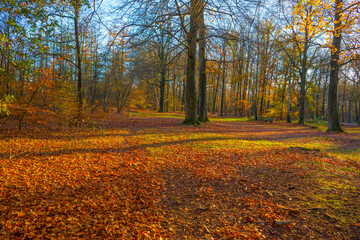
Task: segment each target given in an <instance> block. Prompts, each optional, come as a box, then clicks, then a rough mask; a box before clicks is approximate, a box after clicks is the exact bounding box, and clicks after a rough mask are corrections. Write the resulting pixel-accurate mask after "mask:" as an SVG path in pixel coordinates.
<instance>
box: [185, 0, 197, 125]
mask: <svg viewBox="0 0 360 240" xmlns="http://www.w3.org/2000/svg"><path fill="white" fill-rule="evenodd" d="M197 9H198V4H197V1H196V0H191V6H190V31H189V35H188V56H187V57H188V59H187V68H186V86H185V89H186V91H185V95H186V97H185V98H186V107H185V120H184V122H183V124H189V125H198V124H199V122H198V120H197V117H196V89H195V88H196V84H195V65H196V42H197V26H198V24H197V18H198V11H197Z"/></svg>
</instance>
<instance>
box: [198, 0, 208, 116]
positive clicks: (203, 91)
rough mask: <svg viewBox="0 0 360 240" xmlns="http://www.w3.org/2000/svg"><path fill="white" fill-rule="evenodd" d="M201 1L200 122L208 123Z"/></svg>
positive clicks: (204, 41) (203, 24) (204, 43)
mask: <svg viewBox="0 0 360 240" xmlns="http://www.w3.org/2000/svg"><path fill="white" fill-rule="evenodd" d="M203 4H204V3H203V1H201V12H200V16H199V38H200V39H199V117H198V120H199V122H208V121H209V118H208V116H207V103H206V53H205V48H206V40H205V22H204V6H203Z"/></svg>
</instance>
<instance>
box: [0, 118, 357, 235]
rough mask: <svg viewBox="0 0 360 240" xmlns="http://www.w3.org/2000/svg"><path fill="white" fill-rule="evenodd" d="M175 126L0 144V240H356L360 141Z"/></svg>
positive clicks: (243, 126) (116, 127) (147, 121)
mask: <svg viewBox="0 0 360 240" xmlns="http://www.w3.org/2000/svg"><path fill="white" fill-rule="evenodd" d="M180 122H181V119H178V118H151V117H149V118H126V117H116V116H112V117H111V118H108V119H106V120H102V121H100V122H99V123H100V125H101V126H103V128H102V129H101V130H96V129H86V131H77V132H75V133H71V134H70V133H58V132H38V133H37V134H36V135H32V136H30V135H29V136H27V137H26V135H25V136H23V137H16V138H15V137H13V138H11V137H6V138H3V139H2V140H1V141H0V149H1V155H0V157H1V162H0V166H1V167H0V226H1V227H0V238H1V239H36V238H38V239H310V238H315V239H359V236H360V235H359V234H360V230H359V227H358V225H359V222H358V221H359V220H360V219H357V218H358V217H359V216H360V206H359V202H358V199H359V197H360V196H359V178H360V174H359V173H360V162H359V161H358V159H359V155H360V154H359V145H360V144H359V142H360V134H359V133H351V134H327V133H322V132H319V131H317V130H314V129H310V128H308V127H299V126H297V125H286V124H271V125H270V124H264V123H262V122H221V121H219V122H217V121H214V122H213V123H208V124H204V125H202V126H201V127H190V126H182V125H180V124H179V123H180ZM354 129H355V128H354ZM354 129H353V130H354ZM355 130H356V129H355ZM355 130H354V131H355Z"/></svg>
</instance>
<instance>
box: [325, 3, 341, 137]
mask: <svg viewBox="0 0 360 240" xmlns="http://www.w3.org/2000/svg"><path fill="white" fill-rule="evenodd" d="M342 5H343V0H336V1H335V20H334V32H333V42H332V49H331V50H332V51H331V60H330V84H329V102H328V109H329V110H328V113H329V121H328V131H334V132H342V131H343V130H342V129H341V126H340V122H339V114H338V103H337V101H338V99H337V87H338V82H339V68H340V64H339V59H340V47H341V27H342V22H341V10H342Z"/></svg>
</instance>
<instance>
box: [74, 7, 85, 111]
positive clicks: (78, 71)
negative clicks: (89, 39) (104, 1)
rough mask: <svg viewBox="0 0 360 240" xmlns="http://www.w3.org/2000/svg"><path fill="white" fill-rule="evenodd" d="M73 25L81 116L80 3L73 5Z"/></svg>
mask: <svg viewBox="0 0 360 240" xmlns="http://www.w3.org/2000/svg"><path fill="white" fill-rule="evenodd" d="M73 7H74V25H75V42H76V64H77V100H78V115H79V117H80V116H81V113H82V111H83V87H82V76H81V71H82V69H81V49H80V40H79V11H80V3H79V2H78V1H76V2H75V3H74V6H73Z"/></svg>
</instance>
